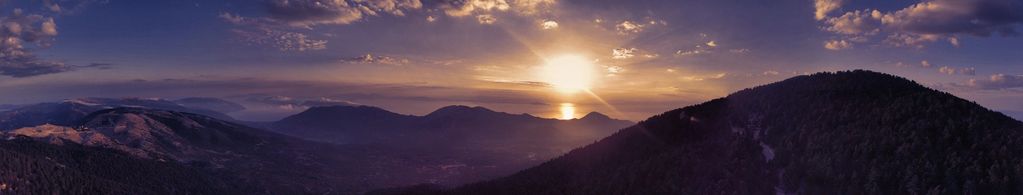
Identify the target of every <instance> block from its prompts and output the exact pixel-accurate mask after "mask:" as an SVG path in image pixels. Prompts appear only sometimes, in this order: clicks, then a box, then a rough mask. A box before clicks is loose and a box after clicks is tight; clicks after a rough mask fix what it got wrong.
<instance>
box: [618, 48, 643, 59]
mask: <svg viewBox="0 0 1023 195" xmlns="http://www.w3.org/2000/svg"><path fill="white" fill-rule="evenodd" d="M637 50H638V49H636V48H615V49H612V50H611V59H618V60H621V59H629V58H632V57H633V56H635V54H634V53H636V51H637Z"/></svg>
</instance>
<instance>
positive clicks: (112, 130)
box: [0, 98, 632, 194]
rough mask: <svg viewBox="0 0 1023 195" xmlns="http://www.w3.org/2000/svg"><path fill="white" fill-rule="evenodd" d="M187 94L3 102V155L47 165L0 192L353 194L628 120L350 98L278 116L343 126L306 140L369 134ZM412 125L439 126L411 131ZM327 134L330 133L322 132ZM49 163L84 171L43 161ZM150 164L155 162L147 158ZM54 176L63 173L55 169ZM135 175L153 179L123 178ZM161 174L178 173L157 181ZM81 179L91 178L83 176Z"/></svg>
mask: <svg viewBox="0 0 1023 195" xmlns="http://www.w3.org/2000/svg"><path fill="white" fill-rule="evenodd" d="M187 102H190V103H188V104H185V103H181V101H169V100H162V99H137V98H126V99H109V98H81V99H69V100H65V101H62V102H58V103H41V104H36V105H28V106H21V107H18V108H16V109H13V110H9V111H5V112H0V114H2V115H0V116H3V118H0V124H2V125H4V127H8V128H4V129H3V131H0V135H2V137H3V138H6V139H7V141H0V153H2V152H8V153H10V155H12V156H10V158H11V159H10V160H11V161H9V162H19V163H15V164H14V165H12V166H14V167H15V168H26V169H27V170H33V169H44V170H36V171H34V172H33V171H25V170H19V171H13V172H11V173H12V174H13V175H11V176H10V178H9V179H7V180H5V179H3V178H0V192H7V191H4V189H3V188H4V187H3V186H4V185H5V184H6V185H8V186H9V187H8V188H7V189H14V190H9V191H11V192H21V193H29V194H32V193H44V194H45V193H50V192H65V193H70V194H76V193H80V192H94V193H102V194H111V193H114V194H118V193H119V194H307V193H315V194H323V193H328V194H357V193H361V192H365V191H368V190H371V189H376V188H385V187H396V186H404V185H412V184H417V183H424V182H428V183H438V184H444V185H457V184H463V183H467V182H471V181H478V180H482V179H489V178H495V177H497V176H500V175H507V174H510V173H512V172H514V171H516V170H520V169H523V168H526V167H529V166H533V165H536V164H538V163H539V162H542V161H544V160H546V159H549V158H553V157H554V156H556V155H560V154H563V153H564V152H566V151H567V150H569V149H571V148H575V147H578V146H581V145H585V144H586V143H591V142H593V141H595V140H596V139H599V138H600V137H602V136H605V135H608V134H610V133H612V132H613V131H614V130H616V129H618V128H621V127H625V126H628V125H631V124H632V123H631V122H628V121H620V120H613V119H610V118H608V117H606V116H598V115H597V114H593V115H592V116H590V117H587V118H585V119H581V120H572V121H558V120H552V119H543V118H537V117H532V116H528V115H512V114H506V113H499V112H495V111H490V110H488V109H485V108H482V107H464V106H453V107H448V108H445V109H441V110H443V111H438V114H437V115H433V116H431V117H419V116H406V115H400V114H394V113H391V112H388V111H386V110H382V109H379V108H375V107H368V106H354V105H353V106H331V107H314V108H312V109H309V110H308V111H306V112H303V113H301V114H298V115H295V116H292V117H289V118H288V119H287V120H282V121H281V122H277V123H274V125H275V126H276V125H285V124H290V125H292V126H288V127H296V126H297V125H296V124H301V125H321V126H316V127H319V128H317V129H309V130H308V131H300V132H309V133H312V132H316V131H315V130H334V128H328V127H331V126H337V127H339V129H343V130H345V131H341V132H343V133H330V132H326V133H323V134H321V136H324V137H315V136H308V135H310V134H306V136H304V138H308V139H313V140H320V141H332V140H346V139H354V140H374V141H365V142H358V143H347V142H335V143H333V144H329V143H321V142H314V141H308V140H304V139H299V138H295V137H292V136H288V135H282V134H279V133H276V132H271V131H266V130H262V129H258V128H252V127H249V126H245V125H241V124H239V123H237V122H236V121H233V120H230V118H228V117H224V116H226V115H223V114H220V113H219V112H217V111H212V110H209V109H213V108H211V107H217V106H211V105H220V107H222V108H230V107H232V106H225V105H230V104H224V103H223V102H221V101H215V100H209V99H206V100H202V101H200V102H206V103H203V104H204V105H205V106H196V105H195V103H196V101H187ZM218 102H219V103H218ZM208 103H212V104H208ZM186 105H188V106H186ZM189 106H191V107H189ZM197 107H201V108H197ZM205 108H208V109H205ZM235 108H236V107H235ZM463 109H467V110H463ZM218 110H221V111H229V110H230V109H218ZM465 111H470V112H465ZM196 113H208V114H196ZM209 113H212V114H209ZM441 113H446V114H441ZM214 116H220V117H214ZM222 117H223V118H222ZM225 118H226V119H225ZM427 118H429V119H427ZM460 119H465V120H464V121H471V122H472V124H474V126H468V125H467V124H469V123H465V124H463V123H462V122H461V121H463V120H460ZM503 120H508V121H513V122H515V123H522V124H529V125H525V126H524V125H518V126H504V127H497V126H495V125H512V124H510V123H508V122H503ZM338 121H340V122H338ZM395 124H400V125H395ZM416 125H432V126H434V127H430V128H418V129H411V128H412V127H415V126H416ZM604 125H607V126H604ZM399 127H400V128H399ZM526 127H530V128H529V129H526ZM517 128H522V129H517ZM580 128H593V129H580ZM470 129H479V132H476V131H469V130H470ZM303 130H305V129H303ZM502 131H503V132H502ZM347 132H362V133H354V134H351V133H347ZM367 132H371V133H367ZM484 132H489V133H493V134H490V135H488V134H484ZM289 133H294V132H289ZM342 135H344V136H342ZM356 135H372V136H373V137H362V138H359V137H353V136H356ZM430 135H432V136H430ZM326 136H337V137H329V138H330V139H323V138H327V137H326ZM501 136H510V137H508V138H515V139H507V140H505V139H502V137H501ZM531 136H532V137H531ZM392 138H393V139H392ZM554 138H564V140H557V139H554ZM472 139H476V140H472ZM583 139H589V140H583ZM411 140H415V141H411ZM398 141H410V142H407V144H398ZM4 144H7V145H4ZM4 147H9V148H4ZM525 148H528V149H525ZM51 154H61V155H63V156H60V155H58V156H54V155H51ZM83 158H85V159H91V160H88V161H81V159H83ZM100 158H102V159H100ZM51 161H52V162H51ZM39 162H45V163H44V164H42V165H40V164H39ZM33 163H35V164H33ZM95 163H105V164H111V165H125V166H132V167H133V168H131V169H128V170H131V172H128V170H124V171H115V172H109V173H108V172H103V171H102V169H116V168H115V167H104V166H101V165H102V164H95ZM39 166H42V167H39ZM47 166H56V167H62V166H63V167H68V166H71V167H72V168H73V169H79V168H81V169H89V170H69V169H64V168H61V169H56V170H49V168H46V167H47ZM153 166H161V167H160V168H149V167H153ZM167 172H175V173H179V172H180V174H170V175H168V173H167ZM40 174H41V175H42V176H47V177H42V176H41V175H40ZM5 176H6V175H5ZM58 176H67V177H66V178H52V177H58ZM0 177H2V176H0ZM137 177H146V178H151V179H141V180H134V179H127V178H137ZM97 178H102V179H100V180H97ZM189 178H192V179H194V180H193V181H188V180H189ZM161 179H167V180H173V181H169V182H167V183H165V184H154V183H153V182H154V180H161ZM86 180H88V181H93V180H95V182H82V181H86ZM39 182H50V183H52V186H55V187H61V190H58V191H47V190H46V189H45V188H36V187H29V186H31V185H33V184H34V183H39ZM68 182H81V183H88V184H90V185H94V186H91V187H81V186H77V185H72V184H68ZM171 185H180V186H171Z"/></svg>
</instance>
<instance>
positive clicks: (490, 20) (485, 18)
mask: <svg viewBox="0 0 1023 195" xmlns="http://www.w3.org/2000/svg"><path fill="white" fill-rule="evenodd" d="M476 21H478V22H479V23H480V24H494V23H495V22H497V17H494V15H490V14H482V15H478V16H476Z"/></svg>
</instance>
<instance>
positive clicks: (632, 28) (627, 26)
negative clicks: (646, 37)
mask: <svg viewBox="0 0 1023 195" xmlns="http://www.w3.org/2000/svg"><path fill="white" fill-rule="evenodd" d="M644 26H645V25H643V24H642V23H636V22H632V21H628V20H626V21H622V23H618V24H617V25H615V29H616V30H618V34H622V35H627V34H632V33H639V32H641V31H643V27H644Z"/></svg>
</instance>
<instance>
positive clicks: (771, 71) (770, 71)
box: [763, 70, 778, 75]
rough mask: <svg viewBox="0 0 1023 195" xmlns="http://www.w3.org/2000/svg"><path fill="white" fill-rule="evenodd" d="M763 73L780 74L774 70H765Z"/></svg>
mask: <svg viewBox="0 0 1023 195" xmlns="http://www.w3.org/2000/svg"><path fill="white" fill-rule="evenodd" d="M763 75H778V71H774V70H768V71H764V73H763Z"/></svg>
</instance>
